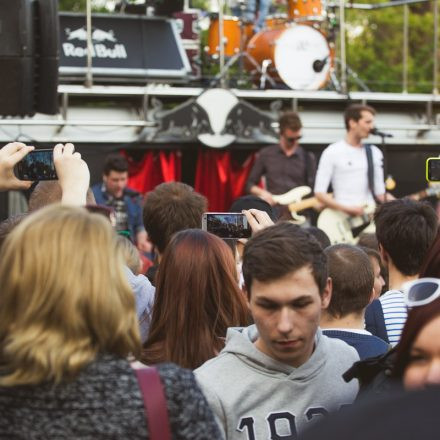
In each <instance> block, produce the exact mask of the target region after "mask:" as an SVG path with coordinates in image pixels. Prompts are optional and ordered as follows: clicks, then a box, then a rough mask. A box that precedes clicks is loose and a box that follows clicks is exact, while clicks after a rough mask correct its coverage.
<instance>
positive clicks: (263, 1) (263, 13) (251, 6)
mask: <svg viewBox="0 0 440 440" xmlns="http://www.w3.org/2000/svg"><path fill="white" fill-rule="evenodd" d="M270 2H271V0H260V6H259V8H258V20H256V21H255V17H256V15H257V14H256V13H257V10H256V7H257V1H256V0H247V1H246V2H245V10H244V13H243V17H242V18H243V19H244V20H246V21H249V22H254V30H255V32H259V31H261V30H262V29H263V28H264V22H265V20H266V17H267V14H268V13H269V8H270ZM231 11H232V13H233V14H234V15H236V16H237V17H241V16H242V14H241V9H240V7H238V6H235V7H233V8H231Z"/></svg>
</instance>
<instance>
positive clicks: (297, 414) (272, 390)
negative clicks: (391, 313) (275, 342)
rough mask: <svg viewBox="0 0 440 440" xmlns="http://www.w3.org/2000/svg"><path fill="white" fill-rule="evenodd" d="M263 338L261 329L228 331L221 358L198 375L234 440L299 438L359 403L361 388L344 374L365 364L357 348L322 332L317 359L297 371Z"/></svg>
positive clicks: (221, 424) (317, 343)
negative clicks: (262, 344) (264, 345)
mask: <svg viewBox="0 0 440 440" xmlns="http://www.w3.org/2000/svg"><path fill="white" fill-rule="evenodd" d="M257 337H258V333H257V329H256V327H255V325H253V326H250V327H247V328H241V329H238V328H230V329H228V333H227V337H226V346H225V348H224V349H223V350H222V351H221V352H220V354H219V356H217V357H216V358H214V359H211V360H209V361H208V362H206V363H205V364H203V365H202V366H201V367H200V368H198V369H197V370H196V371H195V374H196V377H197V379H198V381H199V383H200V385H201V387H202V389H203V391H204V393H205V395H206V397H207V399H208V402H209V404H210V405H211V408H212V410H213V411H214V414H215V415H216V418H217V421H218V423H219V425H220V428H221V430H222V431H223V434H224V436H225V437H226V438H227V439H228V440H230V439H237V440H245V439H246V440H266V439H269V438H272V439H274V438H281V437H282V438H286V439H296V438H297V433H298V432H301V431H302V430H303V429H304V428H306V427H307V426H308V425H309V424H310V423H311V422H312V420H315V419H317V418H319V417H321V416H322V415H325V414H327V413H328V412H331V411H336V410H338V409H339V408H340V407H341V406H343V405H346V404H350V403H352V402H353V400H354V398H355V396H356V394H357V391H358V384H357V383H356V382H353V381H352V382H350V383H348V384H347V383H345V382H344V380H343V379H342V373H344V372H345V371H346V370H347V369H348V368H350V367H351V365H352V364H353V363H354V362H356V361H357V360H359V356H358V354H357V352H356V350H355V349H354V348H352V347H350V346H349V345H347V344H346V343H345V342H342V341H340V340H338V339H331V338H328V337H326V336H324V335H323V334H322V333H321V330H319V329H318V331H317V334H316V343H315V350H314V352H313V354H312V356H311V357H310V359H309V360H308V361H307V362H306V363H305V364H303V365H301V366H300V367H298V368H294V367H291V366H289V365H287V364H284V363H281V362H278V361H276V360H274V359H272V358H271V357H269V356H267V355H265V354H264V353H262V352H261V351H259V350H258V349H257V348H256V347H255V345H254V343H253V342H255V341H256V339H257Z"/></svg>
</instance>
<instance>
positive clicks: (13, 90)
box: [0, 0, 59, 116]
mask: <svg viewBox="0 0 440 440" xmlns="http://www.w3.org/2000/svg"><path fill="white" fill-rule="evenodd" d="M57 14H58V3H57V0H14V1H11V0H0V42H1V43H0V66H1V68H0V84H2V90H1V92H0V115H1V116H24V115H29V116H32V115H33V114H34V113H35V112H36V111H38V112H42V113H50V114H55V113H57V111H58V105H57V87H58V59H59V57H58V35H59V27H58V15H57Z"/></svg>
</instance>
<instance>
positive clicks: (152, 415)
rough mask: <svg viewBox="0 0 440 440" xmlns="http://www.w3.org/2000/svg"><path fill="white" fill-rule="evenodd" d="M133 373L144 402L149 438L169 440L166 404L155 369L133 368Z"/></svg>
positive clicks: (152, 439)
mask: <svg viewBox="0 0 440 440" xmlns="http://www.w3.org/2000/svg"><path fill="white" fill-rule="evenodd" d="M135 373H136V377H137V380H138V382H139V387H140V389H141V394H142V398H143V400H144V409H145V417H146V419H147V425H148V432H149V434H150V437H149V438H150V439H151V440H171V432H170V423H169V420H168V409H167V403H166V400H165V394H164V391H163V387H162V382H161V381H160V377H159V373H158V372H157V369H156V368H154V367H150V368H135Z"/></svg>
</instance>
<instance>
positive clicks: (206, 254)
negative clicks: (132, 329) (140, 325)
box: [142, 229, 249, 369]
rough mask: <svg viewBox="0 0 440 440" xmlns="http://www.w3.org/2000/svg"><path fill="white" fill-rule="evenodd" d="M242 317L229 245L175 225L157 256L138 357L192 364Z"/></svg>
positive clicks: (243, 321) (211, 352) (215, 348)
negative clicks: (146, 326) (145, 334)
mask: <svg viewBox="0 0 440 440" xmlns="http://www.w3.org/2000/svg"><path fill="white" fill-rule="evenodd" d="M248 317H249V314H248V308H247V303H246V299H245V296H244V294H243V293H242V291H241V290H240V289H239V287H238V278H237V271H236V265H235V260H234V256H233V254H232V252H231V250H230V249H229V247H228V246H227V245H226V244H225V243H224V242H223V241H222V240H221V239H220V238H218V237H216V236H215V235H212V234H210V233H209V232H205V231H202V230H200V229H187V230H185V231H181V232H179V233H177V234H176V235H174V237H173V238H172V239H171V241H170V243H169V244H168V246H167V247H166V249H165V252H164V255H163V258H162V260H161V262H160V266H159V271H158V274H157V278H156V296H155V303H154V307H153V316H152V320H151V325H150V333H149V336H148V339H147V342H146V343H145V344H144V349H143V353H142V361H143V362H144V363H146V364H147V365H148V364H156V363H158V362H174V363H176V364H178V365H180V366H182V367H185V368H191V369H195V368H197V367H199V366H200V365H202V364H203V363H204V362H205V361H207V360H208V359H211V358H213V357H214V356H216V355H217V354H218V353H219V352H220V351H221V350H222V348H223V347H224V342H225V337H226V330H227V329H228V327H237V326H245V325H247V324H248Z"/></svg>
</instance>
